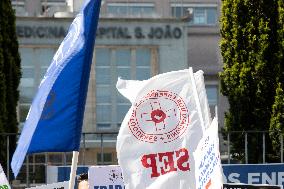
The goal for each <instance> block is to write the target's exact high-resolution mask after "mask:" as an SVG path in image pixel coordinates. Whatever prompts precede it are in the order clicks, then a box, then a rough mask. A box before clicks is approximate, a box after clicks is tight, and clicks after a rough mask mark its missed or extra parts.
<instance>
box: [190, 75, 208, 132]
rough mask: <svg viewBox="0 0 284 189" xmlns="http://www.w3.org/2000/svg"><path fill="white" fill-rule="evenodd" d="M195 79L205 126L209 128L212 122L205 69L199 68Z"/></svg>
mask: <svg viewBox="0 0 284 189" xmlns="http://www.w3.org/2000/svg"><path fill="white" fill-rule="evenodd" d="M194 79H195V84H196V90H197V93H198V97H199V102H200V106H201V112H202V118H203V120H204V126H205V128H208V127H209V126H210V124H211V122H212V119H211V113H210V108H209V104H208V99H207V93H206V89H205V84H204V76H203V71H201V70H199V71H197V72H195V73H194Z"/></svg>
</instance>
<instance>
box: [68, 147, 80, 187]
mask: <svg viewBox="0 0 284 189" xmlns="http://www.w3.org/2000/svg"><path fill="white" fill-rule="evenodd" d="M78 157H79V152H77V151H73V157H72V165H71V171H70V180H69V187H68V189H74V186H75V177H76V171H77V164H78Z"/></svg>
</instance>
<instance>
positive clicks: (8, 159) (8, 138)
mask: <svg viewBox="0 0 284 189" xmlns="http://www.w3.org/2000/svg"><path fill="white" fill-rule="evenodd" d="M7 179H8V181H10V136H9V135H7Z"/></svg>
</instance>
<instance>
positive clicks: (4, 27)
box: [0, 0, 21, 169]
mask: <svg viewBox="0 0 284 189" xmlns="http://www.w3.org/2000/svg"><path fill="white" fill-rule="evenodd" d="M0 47H1V48H0V91H1V93H0V132H1V133H3V132H4V133H17V131H18V130H17V128H18V122H17V113H16V112H17V111H16V107H17V103H18V99H19V91H18V86H19V82H20V77H21V67H20V56H19V52H18V41H17V36H16V23H15V15H14V11H13V9H12V5H11V1H10V0H1V2H0ZM0 140H1V141H0V143H1V148H0V163H1V164H2V165H3V168H4V169H5V168H6V157H7V154H6V148H5V147H6V142H7V141H6V138H3V137H1V138H0ZM15 145H16V138H15V137H13V138H11V140H10V152H11V154H12V153H13V152H14V150H15ZM11 154H10V155H11Z"/></svg>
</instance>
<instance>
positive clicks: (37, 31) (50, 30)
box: [16, 24, 182, 40]
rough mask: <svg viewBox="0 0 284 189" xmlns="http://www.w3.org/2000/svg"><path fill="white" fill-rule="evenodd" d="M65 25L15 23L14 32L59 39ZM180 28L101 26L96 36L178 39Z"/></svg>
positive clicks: (64, 30)
mask: <svg viewBox="0 0 284 189" xmlns="http://www.w3.org/2000/svg"><path fill="white" fill-rule="evenodd" d="M67 29H68V28H67V26H66V27H65V26H59V25H57V26H56V25H49V26H43V25H42V24H41V25H38V26H34V25H28V24H26V25H17V26H16V32H17V36H18V37H19V38H27V39H32V38H38V39H61V38H64V37H65V36H66V34H67ZM181 37H182V29H181V28H180V27H176V26H172V25H165V26H150V27H142V26H134V27H131V26H127V27H124V26H101V27H99V28H98V30H97V38H100V39H138V40H142V39H180V38H181Z"/></svg>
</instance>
